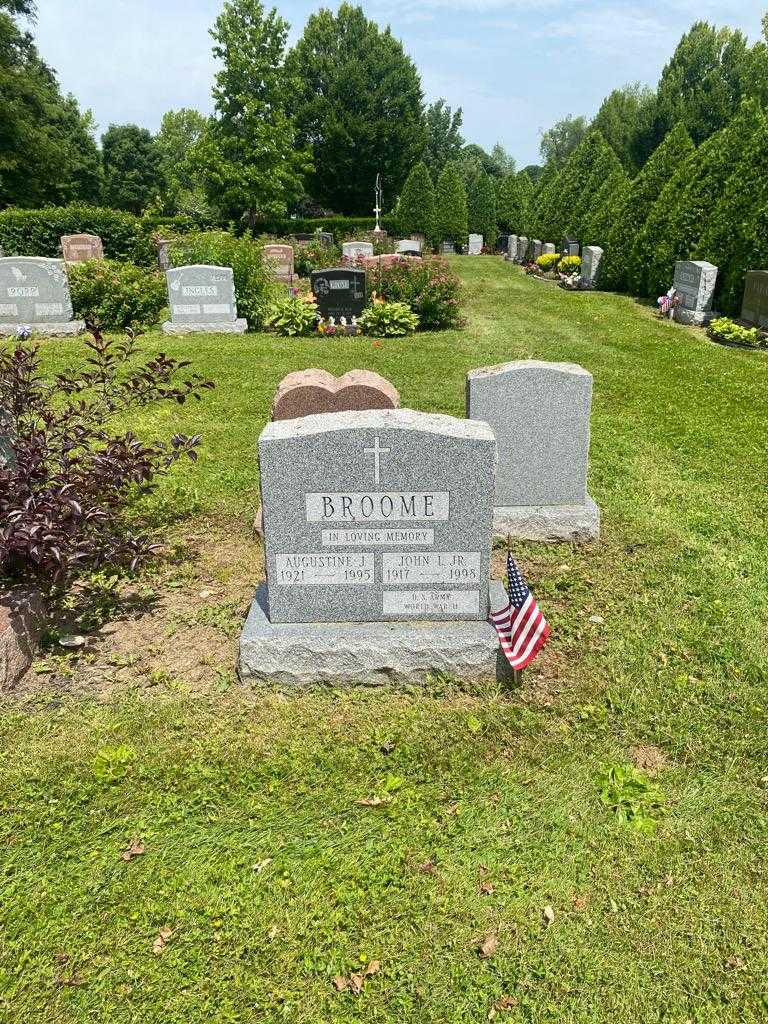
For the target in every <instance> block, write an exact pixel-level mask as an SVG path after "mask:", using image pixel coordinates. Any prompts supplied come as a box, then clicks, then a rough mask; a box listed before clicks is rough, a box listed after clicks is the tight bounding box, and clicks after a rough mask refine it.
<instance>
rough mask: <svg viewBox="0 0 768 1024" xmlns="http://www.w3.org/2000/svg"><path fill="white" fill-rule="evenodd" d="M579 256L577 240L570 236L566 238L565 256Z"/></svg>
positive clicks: (564, 245)
mask: <svg viewBox="0 0 768 1024" xmlns="http://www.w3.org/2000/svg"><path fill="white" fill-rule="evenodd" d="M578 255H579V243H578V240H577V239H575V238H571V237H570V236H569V235H566V236H565V239H564V240H563V256H578Z"/></svg>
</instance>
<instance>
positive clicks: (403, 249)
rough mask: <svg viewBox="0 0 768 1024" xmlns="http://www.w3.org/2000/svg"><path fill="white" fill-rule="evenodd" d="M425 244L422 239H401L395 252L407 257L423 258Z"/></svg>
mask: <svg viewBox="0 0 768 1024" xmlns="http://www.w3.org/2000/svg"><path fill="white" fill-rule="evenodd" d="M423 249H424V243H423V242H422V240H421V239H420V238H401V239H400V241H399V242H398V243H397V245H396V246H395V251H396V252H398V253H402V254H403V255H405V256H421V254H422V251H423Z"/></svg>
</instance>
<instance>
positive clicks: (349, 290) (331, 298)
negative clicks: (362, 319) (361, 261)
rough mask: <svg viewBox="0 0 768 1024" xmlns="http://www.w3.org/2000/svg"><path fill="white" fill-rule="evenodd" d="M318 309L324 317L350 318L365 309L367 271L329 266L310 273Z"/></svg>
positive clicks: (358, 314)
mask: <svg viewBox="0 0 768 1024" xmlns="http://www.w3.org/2000/svg"><path fill="white" fill-rule="evenodd" d="M310 280H311V282H312V291H313V293H314V296H315V298H316V300H317V311H318V313H319V314H320V315H321V316H322V317H331V316H332V317H333V318H334V319H335V320H339V319H340V318H341V317H343V316H344V317H346V318H347V319H350V318H351V317H353V316H360V314H361V313H362V312H363V310H364V309H365V302H366V294H365V271H364V270H357V269H355V268H353V267H328V268H327V269H326V270H315V271H314V272H313V273H312V274H311V275H310Z"/></svg>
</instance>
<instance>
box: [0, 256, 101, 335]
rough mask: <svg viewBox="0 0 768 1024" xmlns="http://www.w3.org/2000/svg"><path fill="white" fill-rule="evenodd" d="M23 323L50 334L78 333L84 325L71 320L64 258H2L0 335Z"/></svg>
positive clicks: (9, 332)
mask: <svg viewBox="0 0 768 1024" xmlns="http://www.w3.org/2000/svg"><path fill="white" fill-rule="evenodd" d="M22 325H23V326H26V327H29V328H30V329H31V330H32V331H35V332H37V333H41V334H50V335H66V334H78V333H79V332H80V331H81V330H82V329H83V327H84V326H85V325H84V323H83V321H82V320H73V319H72V300H71V299H70V296H69V281H68V279H67V273H66V267H65V264H64V260H55V259H46V258H43V257H38V256H5V257H4V258H3V259H0V334H15V333H16V332H17V330H18V328H19V327H20V326H22Z"/></svg>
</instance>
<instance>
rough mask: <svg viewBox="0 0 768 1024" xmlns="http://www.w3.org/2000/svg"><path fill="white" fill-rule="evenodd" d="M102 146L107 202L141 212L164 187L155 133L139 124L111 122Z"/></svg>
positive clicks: (122, 208) (117, 206)
mask: <svg viewBox="0 0 768 1024" xmlns="http://www.w3.org/2000/svg"><path fill="white" fill-rule="evenodd" d="M101 149H102V157H103V161H104V199H105V201H106V203H107V204H108V205H109V206H113V207H114V208H115V209H116V210H128V211H129V212H130V213H141V211H142V210H143V209H144V208H145V207H146V206H148V205H149V203H150V202H151V201H152V200H153V199H154V198H155V197H156V196H157V194H158V193H159V191H160V188H161V179H160V154H159V152H158V150H157V146H156V145H155V140H154V139H153V138H152V135H151V134H150V133H149V132H148V131H147V129H146V128H139V127H138V125H135V124H111V125H110V126H109V128H108V129H107V130H106V132H105V133H104V137H103V138H102V140H101Z"/></svg>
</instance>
